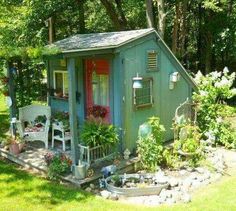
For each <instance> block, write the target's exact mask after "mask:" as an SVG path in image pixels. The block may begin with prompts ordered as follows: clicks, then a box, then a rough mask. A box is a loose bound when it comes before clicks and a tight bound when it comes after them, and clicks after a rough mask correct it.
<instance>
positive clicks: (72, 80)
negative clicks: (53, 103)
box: [67, 58, 79, 165]
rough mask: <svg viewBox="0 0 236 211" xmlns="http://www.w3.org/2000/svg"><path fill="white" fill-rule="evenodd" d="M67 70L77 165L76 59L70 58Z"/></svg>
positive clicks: (73, 160) (72, 144)
mask: <svg viewBox="0 0 236 211" xmlns="http://www.w3.org/2000/svg"><path fill="white" fill-rule="evenodd" d="M67 69H68V76H69V78H68V79H69V114H70V133H71V153H72V162H73V165H76V164H77V161H78V158H79V154H78V130H77V128H78V127H77V112H76V72H75V58H68V60H67Z"/></svg>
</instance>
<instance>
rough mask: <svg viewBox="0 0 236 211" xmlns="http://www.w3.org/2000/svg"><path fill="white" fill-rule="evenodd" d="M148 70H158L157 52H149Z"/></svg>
mask: <svg viewBox="0 0 236 211" xmlns="http://www.w3.org/2000/svg"><path fill="white" fill-rule="evenodd" d="M147 69H148V71H156V70H157V52H156V51H155V50H153V51H148V52H147Z"/></svg>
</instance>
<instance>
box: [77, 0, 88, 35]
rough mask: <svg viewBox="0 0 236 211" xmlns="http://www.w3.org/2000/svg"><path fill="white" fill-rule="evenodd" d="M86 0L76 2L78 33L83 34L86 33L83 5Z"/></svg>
mask: <svg viewBox="0 0 236 211" xmlns="http://www.w3.org/2000/svg"><path fill="white" fill-rule="evenodd" d="M85 1H86V0H78V4H79V33H80V34H84V33H85V32H86V28H85V17H84V12H85V11H84V3H85Z"/></svg>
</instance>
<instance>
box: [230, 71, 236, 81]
mask: <svg viewBox="0 0 236 211" xmlns="http://www.w3.org/2000/svg"><path fill="white" fill-rule="evenodd" d="M235 76H236V75H235V72H233V73H231V75H230V78H231V79H232V80H234V79H235Z"/></svg>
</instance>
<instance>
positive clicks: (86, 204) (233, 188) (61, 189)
mask: <svg viewBox="0 0 236 211" xmlns="http://www.w3.org/2000/svg"><path fill="white" fill-rule="evenodd" d="M235 196H236V175H235V174H234V176H230V177H229V176H228V177H225V178H224V179H222V180H221V181H220V182H217V183H215V184H214V185H209V186H207V187H206V188H204V189H201V190H200V191H198V192H197V193H196V194H194V197H193V202H191V203H189V204H182V205H174V206H169V207H168V206H160V207H152V208H148V207H144V206H136V205H127V204H122V203H120V202H113V201H107V200H103V199H102V198H100V197H95V196H93V195H90V194H87V193H85V192H83V191H82V190H80V189H76V188H70V187H65V186H63V185H59V184H55V183H52V182H49V181H47V180H44V179H42V178H38V177H37V176H34V175H31V174H28V173H26V172H24V171H21V170H19V169H17V168H16V167H15V166H14V165H12V164H7V163H6V162H5V161H0V210H3V211H7V210H10V211H12V210H24V211H25V210H34V211H36V210H99V211H100V210H109V211H110V210H119V211H121V210H128V211H129V210H204V211H205V210H214V211H215V210H222V211H223V210H224V211H226V210H230V211H231V210H236V203H235Z"/></svg>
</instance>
